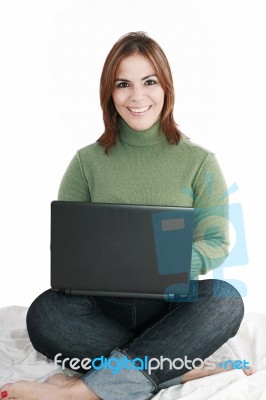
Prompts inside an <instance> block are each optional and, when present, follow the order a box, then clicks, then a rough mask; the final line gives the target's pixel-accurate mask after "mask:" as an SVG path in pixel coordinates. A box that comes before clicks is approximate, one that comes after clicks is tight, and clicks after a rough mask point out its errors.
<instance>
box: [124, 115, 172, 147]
mask: <svg viewBox="0 0 266 400" xmlns="http://www.w3.org/2000/svg"><path fill="white" fill-rule="evenodd" d="M119 136H120V139H121V140H122V141H123V142H124V143H127V144H130V145H133V146H152V145H155V144H158V143H160V142H162V141H163V140H167V138H166V136H165V134H164V133H163V132H162V130H161V129H160V121H157V122H155V124H154V125H152V126H151V127H150V128H149V129H146V130H144V131H136V130H134V129H132V128H130V126H129V125H128V124H127V123H126V122H125V121H124V120H123V119H122V118H120V120H119Z"/></svg>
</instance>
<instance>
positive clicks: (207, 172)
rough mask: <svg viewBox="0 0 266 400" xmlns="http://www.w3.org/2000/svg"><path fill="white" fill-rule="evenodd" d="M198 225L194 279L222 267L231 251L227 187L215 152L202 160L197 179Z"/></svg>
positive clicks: (193, 269) (193, 258)
mask: <svg viewBox="0 0 266 400" xmlns="http://www.w3.org/2000/svg"><path fill="white" fill-rule="evenodd" d="M193 189H194V190H193V192H194V202H193V207H194V208H195V228H194V242H193V249H192V269H191V279H197V277H198V275H200V274H206V273H207V272H208V271H210V270H212V269H214V268H217V267H219V266H220V265H221V264H222V263H223V262H224V260H225V258H226V257H227V255H228V248H229V221H228V219H229V213H228V191H227V185H226V183H225V179H224V177H223V174H222V171H221V169H220V166H219V164H218V162H217V160H216V157H215V156H214V155H213V154H208V155H207V157H206V158H205V160H204V161H203V163H202V165H201V167H200V169H199V171H198V173H197V175H196V178H195V181H194V188H193Z"/></svg>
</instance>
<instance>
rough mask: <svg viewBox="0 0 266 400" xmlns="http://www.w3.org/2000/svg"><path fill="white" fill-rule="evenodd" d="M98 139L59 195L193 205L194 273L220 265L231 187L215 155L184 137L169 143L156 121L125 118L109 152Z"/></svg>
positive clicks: (78, 158)
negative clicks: (145, 125)
mask: <svg viewBox="0 0 266 400" xmlns="http://www.w3.org/2000/svg"><path fill="white" fill-rule="evenodd" d="M104 150H105V149H104V147H102V146H101V145H99V144H98V143H97V142H96V143H93V144H90V145H88V146H86V147H84V148H82V149H81V150H79V151H78V152H77V153H76V155H75V156H74V158H73V159H72V161H71V162H70V165H69V166H68V168H67V170H66V172H65V174H64V176H63V179H62V182H61V185H60V188H59V194H58V199H59V200H65V201H81V202H84V201H85V202H94V203H117V204H118V203H119V204H149V205H166V206H185V207H194V208H195V210H196V217H195V229H194V243H193V251H192V266H191V278H193V279H196V278H197V276H198V275H199V274H205V273H207V272H208V271H209V270H211V269H213V268H216V267H218V266H219V265H221V264H222V262H223V261H224V259H225V257H226V255H227V251H228V245H229V242H228V204H227V187H226V184H225V180H224V178H223V174H222V172H221V169H220V167H219V165H218V163H217V160H216V158H215V155H214V154H213V153H211V152H209V151H208V150H206V149H204V148H202V147H200V146H198V145H196V144H194V143H192V142H191V141H190V140H188V139H186V138H182V139H181V140H180V142H179V143H178V144H169V143H168V141H167V138H166V136H165V135H164V134H163V133H162V132H161V131H160V128H159V123H158V122H157V123H155V124H154V125H153V126H152V127H151V128H149V129H147V130H145V131H141V132H138V131H134V130H133V129H131V128H130V127H129V126H128V125H127V124H126V123H125V122H124V121H123V120H120V130H119V135H118V138H117V142H116V145H115V146H113V147H112V148H111V150H110V151H109V153H108V155H107V154H105V151H104Z"/></svg>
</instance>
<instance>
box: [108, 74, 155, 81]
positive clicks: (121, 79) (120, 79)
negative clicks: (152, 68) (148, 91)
mask: <svg viewBox="0 0 266 400" xmlns="http://www.w3.org/2000/svg"><path fill="white" fill-rule="evenodd" d="M152 76H156V78H157V75H156V74H151V75H147V76H144V77H143V78H141V80H142V81H145V79H148V78H151V77H152ZM117 81H123V82H130V80H128V79H123V78H117V79H115V82H117Z"/></svg>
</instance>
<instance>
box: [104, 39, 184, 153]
mask: <svg viewBox="0 0 266 400" xmlns="http://www.w3.org/2000/svg"><path fill="white" fill-rule="evenodd" d="M147 86H148V87H147ZM150 86H152V87H150ZM153 86H154V87H153ZM145 88H146V89H147V90H144V89H145ZM119 89H121V90H119ZM122 89H123V90H125V92H126V94H123V90H122ZM149 96H152V98H147V97H149ZM174 97H175V96H174V86H173V78H172V72H171V68H170V65H169V63H168V60H167V58H166V56H165V54H164V52H163V50H162V48H161V47H160V46H159V45H158V43H157V42H156V41H155V40H153V39H152V38H150V37H149V36H147V35H146V34H145V33H144V32H132V33H129V34H126V35H124V36H122V38H120V39H119V40H118V41H117V42H116V43H115V44H114V46H113V47H112V49H111V51H110V52H109V54H108V56H107V58H106V60H105V63H104V66H103V70H102V75H101V82H100V99H101V106H102V111H103V120H104V125H105V131H104V133H103V135H102V136H101V137H100V138H99V139H98V143H100V144H101V145H102V146H104V147H105V149H106V153H107V152H108V150H109V149H110V148H111V147H112V146H113V145H114V144H115V143H116V139H117V135H118V132H119V119H120V116H122V118H124V117H126V116H128V117H126V119H125V121H126V122H128V125H129V126H130V127H132V128H133V129H134V127H135V130H136V131H140V130H146V129H148V128H150V127H151V126H152V125H153V123H154V122H156V121H157V120H159V119H160V126H161V128H162V131H163V132H164V134H165V136H166V137H167V139H168V141H169V143H178V142H179V140H180V138H181V136H182V133H181V132H180V130H179V129H178V125H177V124H176V122H175V121H174V117H173V109H174ZM149 101H150V102H151V103H149ZM125 102H126V103H125ZM146 102H148V103H146ZM153 102H154V103H153ZM150 106H152V107H150ZM123 107H124V108H126V110H125V109H123ZM145 107H146V108H147V107H150V108H151V110H149V111H148V112H147V119H144V118H143V119H140V120H137V119H136V118H130V120H128V119H129V117H133V116H138V114H137V113H138V112H140V111H141V113H142V112H145V110H144V111H143V110H140V108H145ZM160 108H161V109H160ZM130 109H131V112H130ZM122 110H123V111H124V112H125V113H124V114H123V115H120V113H121V112H122ZM126 111H129V113H127V112H126ZM150 111H151V112H150ZM127 118H128V119H127ZM145 121H146V122H145ZM129 122H130V123H132V124H133V125H132V126H131V124H130V123H129ZM135 124H136V125H135Z"/></svg>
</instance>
